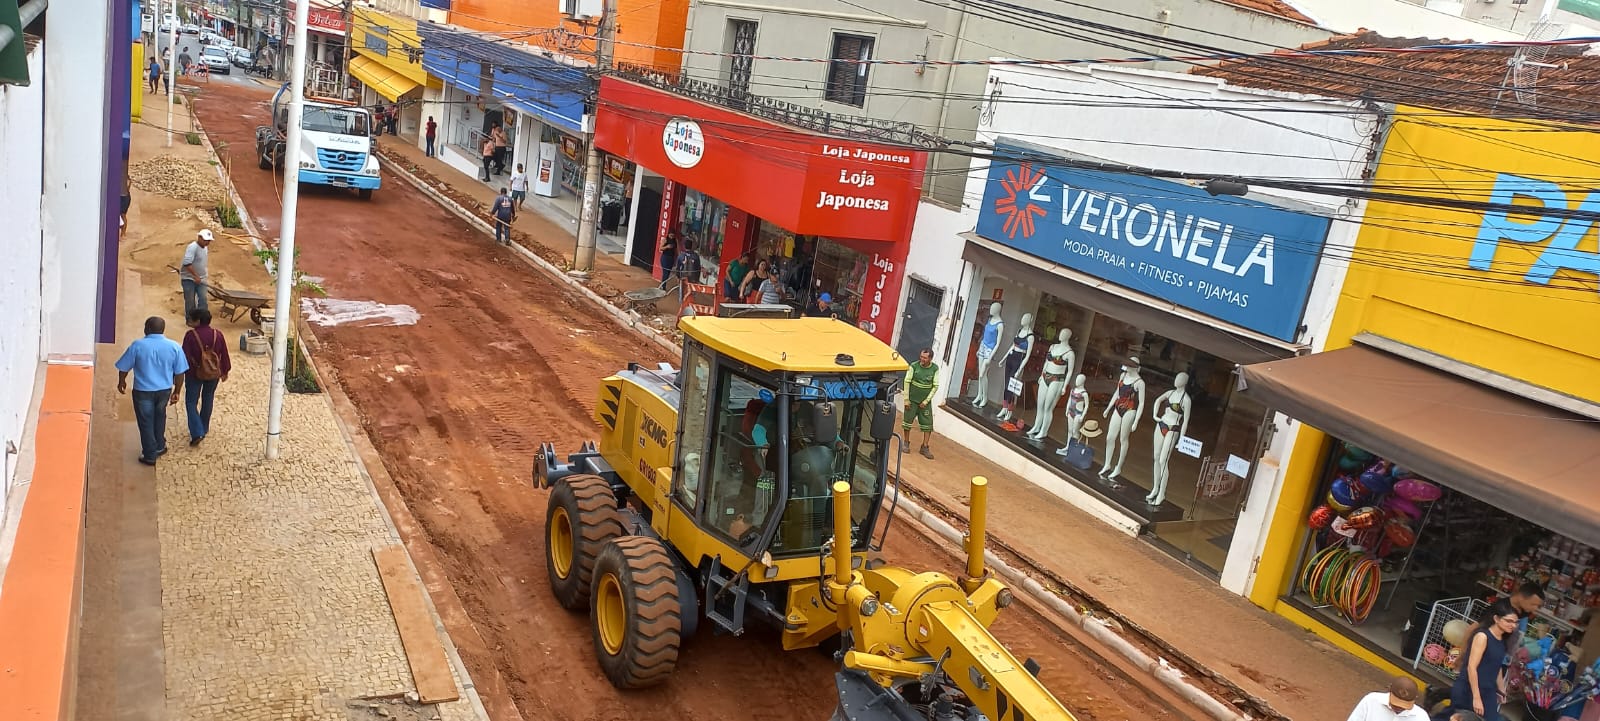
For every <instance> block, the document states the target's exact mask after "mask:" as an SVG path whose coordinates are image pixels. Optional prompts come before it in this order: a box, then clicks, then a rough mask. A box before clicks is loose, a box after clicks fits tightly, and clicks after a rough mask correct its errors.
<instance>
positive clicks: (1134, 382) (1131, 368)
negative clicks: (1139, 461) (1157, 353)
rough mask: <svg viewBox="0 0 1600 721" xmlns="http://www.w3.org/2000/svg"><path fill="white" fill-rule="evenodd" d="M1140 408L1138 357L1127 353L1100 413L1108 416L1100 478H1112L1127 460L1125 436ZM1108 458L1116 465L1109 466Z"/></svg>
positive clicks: (1141, 390) (1135, 423) (1136, 421)
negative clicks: (1114, 387) (1103, 461)
mask: <svg viewBox="0 0 1600 721" xmlns="http://www.w3.org/2000/svg"><path fill="white" fill-rule="evenodd" d="M1143 410H1144V378H1141V377H1140V376H1139V357H1138V356H1129V357H1128V362H1126V363H1124V364H1122V375H1121V376H1119V377H1118V378H1117V390H1116V392H1115V393H1112V394H1111V402H1110V403H1107V404H1106V409H1105V411H1103V412H1102V413H1101V414H1100V416H1101V417H1102V418H1108V419H1110V422H1109V423H1107V424H1106V462H1105V465H1104V466H1101V468H1100V477H1101V478H1105V479H1109V480H1115V479H1116V477H1117V475H1118V474H1120V473H1122V463H1123V461H1126V460H1128V438H1129V437H1130V435H1131V434H1132V433H1133V429H1134V427H1135V426H1138V425H1139V414H1140V413H1141V412H1142V411H1143ZM1112 458H1115V459H1116V465H1115V466H1113V465H1112V460H1111V459H1112Z"/></svg>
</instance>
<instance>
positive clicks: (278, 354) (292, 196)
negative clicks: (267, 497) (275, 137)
mask: <svg viewBox="0 0 1600 721" xmlns="http://www.w3.org/2000/svg"><path fill="white" fill-rule="evenodd" d="M310 14H311V3H310V2H308V1H307V0H299V2H297V3H295V6H294V59H293V62H292V63H291V66H290V76H289V119H288V123H287V124H288V126H289V127H288V132H287V137H286V138H285V139H284V157H283V216H282V218H281V219H280V220H279V222H278V228H279V229H280V230H279V237H278V268H277V271H278V292H277V298H276V299H275V300H274V301H273V306H272V307H274V308H277V309H278V313H279V314H281V315H283V317H282V318H279V319H277V320H278V322H277V323H274V324H273V329H272V387H271V390H270V391H269V394H268V396H267V460H269V461H270V460H276V459H277V457H278V436H279V434H280V433H281V432H282V430H283V394H284V391H285V390H287V386H286V385H285V383H286V381H285V379H284V370H285V368H287V365H288V360H289V326H290V325H293V324H294V322H295V318H297V317H299V315H300V312H299V309H297V308H291V307H289V300H290V295H291V293H292V292H293V291H294V232H295V211H296V209H297V208H298V207H299V205H300V123H301V121H302V120H303V119H304V116H305V107H306V19H307V16H309V15H310Z"/></svg>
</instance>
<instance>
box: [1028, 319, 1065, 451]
mask: <svg viewBox="0 0 1600 721" xmlns="http://www.w3.org/2000/svg"><path fill="white" fill-rule="evenodd" d="M1071 341H1072V330H1071V329H1070V328H1062V329H1061V332H1060V333H1058V334H1057V335H1056V344H1055V345H1053V346H1050V348H1049V350H1046V351H1045V358H1044V372H1043V373H1040V374H1039V408H1038V411H1037V412H1036V413H1035V414H1034V416H1033V430H1031V431H1028V434H1027V435H1028V438H1030V439H1032V440H1035V441H1042V440H1044V437H1045V435H1047V434H1049V433H1050V424H1051V422H1052V421H1053V420H1055V415H1056V414H1055V410H1056V403H1057V402H1058V401H1060V400H1061V394H1062V393H1064V392H1066V390H1067V378H1068V377H1070V376H1071V375H1072V366H1073V361H1074V360H1075V359H1076V356H1075V355H1074V354H1073V352H1072V345H1071Z"/></svg>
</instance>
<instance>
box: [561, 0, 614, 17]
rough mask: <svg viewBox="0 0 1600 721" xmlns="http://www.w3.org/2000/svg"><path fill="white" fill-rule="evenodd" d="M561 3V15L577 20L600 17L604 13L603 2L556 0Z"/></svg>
mask: <svg viewBox="0 0 1600 721" xmlns="http://www.w3.org/2000/svg"><path fill="white" fill-rule="evenodd" d="M556 1H557V2H559V3H561V14H562V15H566V16H567V17H571V18H576V19H578V20H588V19H589V18H597V17H600V15H601V13H604V12H605V0H556Z"/></svg>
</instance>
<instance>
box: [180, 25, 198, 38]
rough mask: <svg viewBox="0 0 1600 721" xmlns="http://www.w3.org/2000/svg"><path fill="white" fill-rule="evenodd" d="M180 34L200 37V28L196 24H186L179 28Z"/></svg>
mask: <svg viewBox="0 0 1600 721" xmlns="http://www.w3.org/2000/svg"><path fill="white" fill-rule="evenodd" d="M178 32H180V33H183V34H185V35H199V34H200V26H199V25H196V24H194V23H184V24H183V27H180V28H178Z"/></svg>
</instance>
